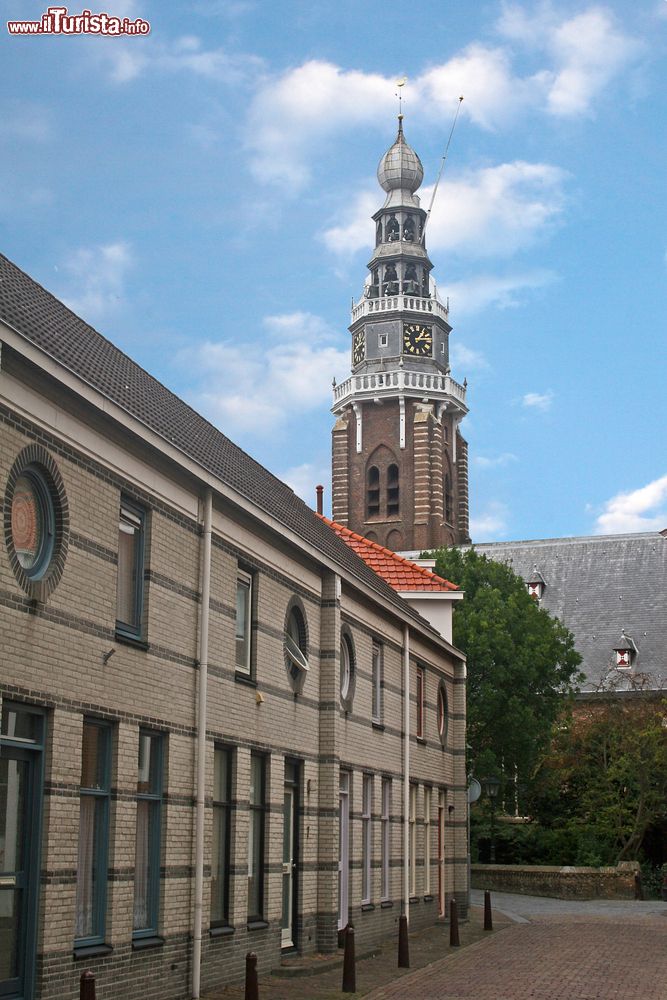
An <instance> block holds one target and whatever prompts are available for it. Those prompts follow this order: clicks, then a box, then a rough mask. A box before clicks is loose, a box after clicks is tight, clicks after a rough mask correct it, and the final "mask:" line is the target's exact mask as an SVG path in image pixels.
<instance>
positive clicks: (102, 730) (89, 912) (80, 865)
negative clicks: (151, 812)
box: [74, 719, 111, 945]
mask: <svg viewBox="0 0 667 1000" xmlns="http://www.w3.org/2000/svg"><path fill="white" fill-rule="evenodd" d="M110 797H111V727H110V726H109V725H108V724H107V723H104V722H96V721H94V720H92V719H84V722H83V741H82V748H81V793H80V799H79V850H78V858H77V869H76V910H75V913H76V916H75V931H74V934H75V937H76V939H77V943H78V944H86V945H88V944H100V943H101V942H102V941H104V930H105V916H106V896H107V863H108V862H107V852H108V842H109V799H110Z"/></svg>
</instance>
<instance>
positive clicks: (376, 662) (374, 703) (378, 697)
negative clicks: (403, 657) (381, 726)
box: [371, 642, 383, 722]
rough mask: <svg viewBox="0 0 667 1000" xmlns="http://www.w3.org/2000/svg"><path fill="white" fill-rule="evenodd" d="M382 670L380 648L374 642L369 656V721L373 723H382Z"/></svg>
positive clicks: (378, 644)
mask: <svg viewBox="0 0 667 1000" xmlns="http://www.w3.org/2000/svg"><path fill="white" fill-rule="evenodd" d="M382 668H383V655H382V646H381V645H380V643H379V642H374V643H373V652H372V654H371V719H372V721H373V722H381V721H382Z"/></svg>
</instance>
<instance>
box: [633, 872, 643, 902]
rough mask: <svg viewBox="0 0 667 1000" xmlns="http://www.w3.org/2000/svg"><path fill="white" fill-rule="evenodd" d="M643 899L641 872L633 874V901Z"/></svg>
mask: <svg viewBox="0 0 667 1000" xmlns="http://www.w3.org/2000/svg"><path fill="white" fill-rule="evenodd" d="M643 898H644V887H643V885H642V876H641V872H635V899H643Z"/></svg>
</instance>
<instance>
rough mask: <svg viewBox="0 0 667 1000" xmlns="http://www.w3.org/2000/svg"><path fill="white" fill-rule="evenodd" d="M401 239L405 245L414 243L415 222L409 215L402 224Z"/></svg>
mask: <svg viewBox="0 0 667 1000" xmlns="http://www.w3.org/2000/svg"><path fill="white" fill-rule="evenodd" d="M403 239H404V241H405V242H406V243H414V241H415V220H414V219H413V218H412V216H411V215H409V216H408V217H407V219H406V220H405V222H404V223H403Z"/></svg>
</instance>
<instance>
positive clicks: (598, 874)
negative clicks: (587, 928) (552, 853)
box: [471, 861, 639, 899]
mask: <svg viewBox="0 0 667 1000" xmlns="http://www.w3.org/2000/svg"><path fill="white" fill-rule="evenodd" d="M636 872H639V865H638V864H637V862H636V861H623V862H621V864H620V865H618V866H617V867H616V868H573V867H570V866H567V865H566V866H565V867H562V868H559V867H557V866H552V865H472V866H471V876H472V887H473V889H489V890H490V891H494V890H495V891H496V892H517V893H521V894H523V895H525V896H553V897H554V898H555V899H634V898H635V873H636Z"/></svg>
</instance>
